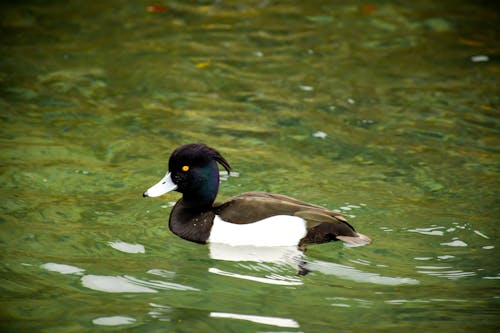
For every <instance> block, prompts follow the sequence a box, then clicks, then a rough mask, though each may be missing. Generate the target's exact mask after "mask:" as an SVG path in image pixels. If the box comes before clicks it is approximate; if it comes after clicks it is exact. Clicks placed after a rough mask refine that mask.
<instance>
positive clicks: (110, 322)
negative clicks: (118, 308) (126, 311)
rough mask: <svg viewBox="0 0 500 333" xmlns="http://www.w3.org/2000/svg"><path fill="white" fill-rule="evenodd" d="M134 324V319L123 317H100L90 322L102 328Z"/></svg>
mask: <svg viewBox="0 0 500 333" xmlns="http://www.w3.org/2000/svg"><path fill="white" fill-rule="evenodd" d="M134 322H135V319H134V318H130V317H125V316H113V317H100V318H96V319H94V320H92V323H94V324H95V325H102V326H117V325H126V324H132V323H134Z"/></svg>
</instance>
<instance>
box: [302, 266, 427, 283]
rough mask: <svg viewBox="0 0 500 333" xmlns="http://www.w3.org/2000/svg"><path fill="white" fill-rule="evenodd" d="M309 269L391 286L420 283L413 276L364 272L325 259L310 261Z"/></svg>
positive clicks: (352, 279)
mask: <svg viewBox="0 0 500 333" xmlns="http://www.w3.org/2000/svg"><path fill="white" fill-rule="evenodd" d="M307 269H311V270H315V271H319V272H321V273H323V274H329V275H335V276H338V277H340V278H344V279H348V280H351V281H355V282H367V283H374V284H381V285H390V286H397V285H403V284H412V285H415V284H419V283H420V282H419V281H418V280H416V279H412V278H403V277H390V276H382V275H380V274H377V273H368V272H363V271H360V270H358V269H355V268H353V267H350V266H345V265H340V264H334V263H329V262H324V261H313V262H311V263H308V264H307Z"/></svg>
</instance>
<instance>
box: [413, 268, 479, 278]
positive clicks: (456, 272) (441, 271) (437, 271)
mask: <svg viewBox="0 0 500 333" xmlns="http://www.w3.org/2000/svg"><path fill="white" fill-rule="evenodd" d="M416 268H417V269H420V270H418V271H417V272H418V273H421V274H426V275H430V276H436V277H442V278H446V279H449V280H457V279H461V278H464V277H470V276H476V275H477V274H476V273H475V272H466V271H462V270H460V269H453V267H451V266H417V267H416Z"/></svg>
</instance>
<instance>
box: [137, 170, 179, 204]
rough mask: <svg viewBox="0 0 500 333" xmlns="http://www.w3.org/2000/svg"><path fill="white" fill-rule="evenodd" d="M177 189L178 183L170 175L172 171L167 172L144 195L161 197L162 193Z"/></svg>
mask: <svg viewBox="0 0 500 333" xmlns="http://www.w3.org/2000/svg"><path fill="white" fill-rule="evenodd" d="M176 189H177V185H175V184H174V182H173V181H172V177H170V172H167V174H166V175H165V177H163V178H162V179H161V180H160V181H159V182H158V183H157V184H156V185H153V186H152V187H150V188H149V189H148V190H147V191H146V192H144V194H143V195H142V196H143V197H151V198H154V197H159V196H160V195H162V194H165V193H167V192H170V191H175V190H176Z"/></svg>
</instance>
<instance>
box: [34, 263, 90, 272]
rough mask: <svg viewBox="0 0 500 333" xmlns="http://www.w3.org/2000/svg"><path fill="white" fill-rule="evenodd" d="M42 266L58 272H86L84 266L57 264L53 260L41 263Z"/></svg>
mask: <svg viewBox="0 0 500 333" xmlns="http://www.w3.org/2000/svg"><path fill="white" fill-rule="evenodd" d="M41 267H42V268H45V269H46V270H48V271H51V272H57V273H61V274H76V275H82V274H83V272H85V270H84V269H82V268H78V267H75V266H71V265H65V264H56V263H53V262H49V263H46V264H43V265H41Z"/></svg>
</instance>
